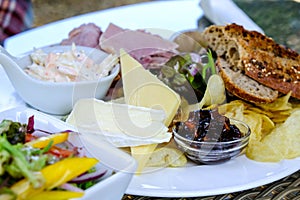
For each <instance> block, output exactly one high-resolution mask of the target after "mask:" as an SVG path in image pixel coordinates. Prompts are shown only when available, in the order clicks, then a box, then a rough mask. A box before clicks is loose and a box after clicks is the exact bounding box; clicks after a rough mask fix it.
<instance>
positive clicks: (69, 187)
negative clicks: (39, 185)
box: [59, 183, 84, 192]
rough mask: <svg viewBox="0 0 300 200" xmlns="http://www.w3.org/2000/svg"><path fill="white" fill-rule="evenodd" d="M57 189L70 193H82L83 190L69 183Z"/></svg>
mask: <svg viewBox="0 0 300 200" xmlns="http://www.w3.org/2000/svg"><path fill="white" fill-rule="evenodd" d="M59 188H61V189H64V190H68V191H72V192H83V191H84V190H82V189H80V188H79V187H76V186H74V185H72V184H70V183H64V184H62V185H61V186H59Z"/></svg>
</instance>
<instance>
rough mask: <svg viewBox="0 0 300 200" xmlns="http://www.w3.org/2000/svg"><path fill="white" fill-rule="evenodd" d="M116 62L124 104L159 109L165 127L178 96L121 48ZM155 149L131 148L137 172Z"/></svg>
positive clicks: (147, 147)
mask: <svg viewBox="0 0 300 200" xmlns="http://www.w3.org/2000/svg"><path fill="white" fill-rule="evenodd" d="M120 62H121V73H122V82H123V90H124V97H125V102H126V103H127V104H130V105H135V106H142V107H148V108H153V109H158V110H163V111H164V112H165V114H166V119H165V121H164V123H165V125H166V126H169V125H170V123H171V122H172V120H173V118H174V116H175V114H176V112H177V110H178V108H179V106H180V102H181V99H180V96H179V95H178V94H177V93H175V92H174V91H173V90H172V89H171V88H169V87H168V86H167V85H166V84H164V83H163V82H162V81H160V80H159V79H158V78H157V77H156V76H154V75H153V74H152V73H151V72H149V71H148V70H146V69H145V68H144V67H143V66H142V65H141V64H140V63H139V62H138V61H136V60H135V59H134V58H132V57H131V56H130V55H129V54H128V53H126V52H125V51H124V50H122V49H121V51H120ZM170 134H171V133H170ZM155 148H156V144H155V143H154V144H152V145H151V146H141V147H132V148H131V153H132V156H133V157H134V158H135V159H136V160H137V162H138V164H139V165H138V169H137V173H140V172H141V171H142V170H143V168H144V167H145V165H146V163H147V161H148V159H149V157H150V156H151V154H152V152H153V151H154V150H155Z"/></svg>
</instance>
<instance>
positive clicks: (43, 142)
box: [26, 132, 69, 148]
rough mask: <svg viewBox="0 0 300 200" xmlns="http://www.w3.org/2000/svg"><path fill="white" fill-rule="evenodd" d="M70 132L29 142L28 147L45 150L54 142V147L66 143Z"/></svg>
mask: <svg viewBox="0 0 300 200" xmlns="http://www.w3.org/2000/svg"><path fill="white" fill-rule="evenodd" d="M68 136H69V133H68V132H61V133H55V134H53V135H49V136H47V137H40V138H38V139H36V140H32V141H30V142H27V143H26V145H28V146H32V147H34V148H44V147H46V146H47V145H49V143H50V142H51V141H52V142H53V143H52V145H56V144H59V143H62V142H65V141H66V140H67V139H68Z"/></svg>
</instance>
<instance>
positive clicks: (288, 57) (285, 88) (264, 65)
mask: <svg viewBox="0 0 300 200" xmlns="http://www.w3.org/2000/svg"><path fill="white" fill-rule="evenodd" d="M203 38H204V39H205V40H207V41H208V47H209V48H211V49H212V50H214V51H215V52H216V53H217V55H218V56H220V57H224V58H225V60H226V61H227V62H228V63H230V65H232V66H233V67H235V68H238V69H239V70H241V71H242V72H244V74H245V75H247V76H249V77H251V78H252V79H254V80H256V81H257V82H259V83H261V84H263V85H265V86H267V87H270V88H272V89H274V90H277V91H279V92H281V93H283V94H287V93H288V92H290V91H292V94H291V96H293V97H295V98H298V99H300V55H299V54H298V53H297V52H295V51H293V50H291V49H288V48H285V47H284V46H282V45H279V44H277V43H276V42H275V41H274V40H273V39H272V38H269V37H267V36H265V35H263V34H261V33H259V32H256V31H248V30H246V29H244V28H243V27H242V26H239V25H237V24H229V25H226V26H215V25H214V26H211V27H208V28H207V29H206V30H205V31H204V32H203Z"/></svg>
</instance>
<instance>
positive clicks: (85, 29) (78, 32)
mask: <svg viewBox="0 0 300 200" xmlns="http://www.w3.org/2000/svg"><path fill="white" fill-rule="evenodd" d="M101 34H102V31H101V29H100V27H98V26H96V25H95V24H94V23H88V24H82V25H80V26H79V27H77V28H74V29H73V30H71V31H70V33H69V35H68V38H67V39H64V40H62V41H61V43H60V44H61V45H71V44H72V43H75V44H76V45H80V46H86V47H92V48H98V49H99V38H100V36H101Z"/></svg>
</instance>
